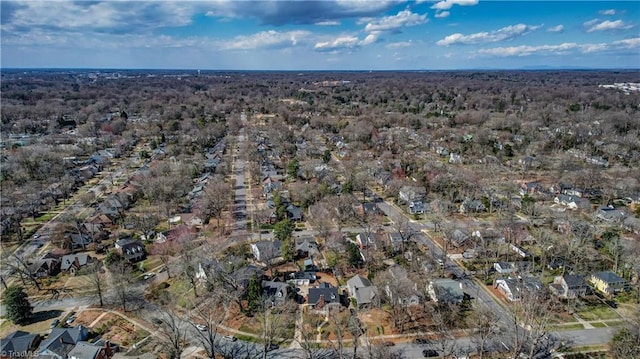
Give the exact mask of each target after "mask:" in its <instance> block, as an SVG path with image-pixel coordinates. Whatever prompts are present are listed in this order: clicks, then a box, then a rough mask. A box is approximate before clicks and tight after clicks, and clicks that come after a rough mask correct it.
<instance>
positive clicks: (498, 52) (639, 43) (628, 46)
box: [477, 37, 640, 57]
mask: <svg viewBox="0 0 640 359" xmlns="http://www.w3.org/2000/svg"><path fill="white" fill-rule="evenodd" d="M638 49H640V37H636V38H630V39H623V40H617V41H613V42H611V43H597V44H577V43H575V42H569V43H563V44H559V45H539V46H529V45H521V46H511V47H496V48H491V49H482V50H479V51H477V53H479V54H482V55H492V56H500V57H510V56H531V55H536V54H566V53H569V52H571V51H579V52H582V53H595V52H603V51H615V50H634V51H635V50H638Z"/></svg>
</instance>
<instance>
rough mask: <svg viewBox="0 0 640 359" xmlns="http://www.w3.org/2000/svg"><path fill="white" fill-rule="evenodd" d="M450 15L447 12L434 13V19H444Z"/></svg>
mask: <svg viewBox="0 0 640 359" xmlns="http://www.w3.org/2000/svg"><path fill="white" fill-rule="evenodd" d="M450 14H451V13H450V12H448V11H436V15H435V17H437V18H439V19H441V18H445V17H447V16H449V15H450Z"/></svg>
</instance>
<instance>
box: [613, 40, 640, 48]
mask: <svg viewBox="0 0 640 359" xmlns="http://www.w3.org/2000/svg"><path fill="white" fill-rule="evenodd" d="M611 44H612V45H613V46H615V47H617V48H620V49H636V48H640V37H635V38H631V39H624V40H618V41H614V42H612V43H611Z"/></svg>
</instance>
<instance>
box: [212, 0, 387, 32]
mask: <svg viewBox="0 0 640 359" xmlns="http://www.w3.org/2000/svg"><path fill="white" fill-rule="evenodd" d="M205 5H208V11H207V16H210V17H222V18H252V19H256V20H257V21H258V22H259V23H260V24H262V25H272V26H282V25H287V24H293V25H310V24H318V23H325V22H326V23H331V22H334V21H338V20H340V19H347V18H358V17H368V16H377V15H379V14H380V13H383V12H385V11H387V10H389V9H391V8H392V7H393V6H395V5H397V2H395V1H367V0H326V1H251V2H248V1H235V0H220V1H215V2H205ZM248 5H249V6H248Z"/></svg>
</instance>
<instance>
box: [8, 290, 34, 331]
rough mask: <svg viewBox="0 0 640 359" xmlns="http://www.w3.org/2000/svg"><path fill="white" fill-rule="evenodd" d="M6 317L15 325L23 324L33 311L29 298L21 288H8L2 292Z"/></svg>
mask: <svg viewBox="0 0 640 359" xmlns="http://www.w3.org/2000/svg"><path fill="white" fill-rule="evenodd" d="M4 305H5V308H6V311H7V313H6V317H7V319H9V320H10V321H12V322H13V323H15V324H24V323H25V322H26V321H27V320H28V319H29V318H31V314H32V311H33V307H32V306H31V303H29V297H28V295H27V293H25V291H24V289H23V288H22V287H17V286H10V287H9V288H7V290H6V291H5V292H4Z"/></svg>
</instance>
